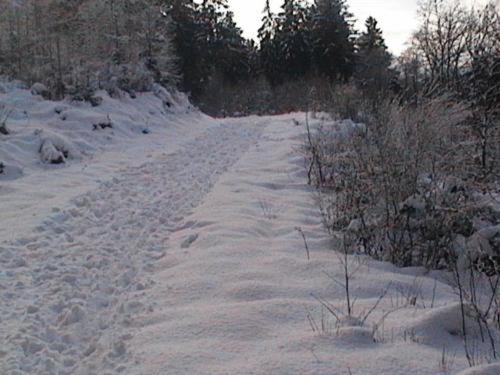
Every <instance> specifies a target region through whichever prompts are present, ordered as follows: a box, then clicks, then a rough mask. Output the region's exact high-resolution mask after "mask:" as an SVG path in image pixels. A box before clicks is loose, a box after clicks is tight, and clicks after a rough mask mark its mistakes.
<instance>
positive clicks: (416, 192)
mask: <svg viewBox="0 0 500 375" xmlns="http://www.w3.org/2000/svg"><path fill="white" fill-rule="evenodd" d="M359 112H363V113H364V115H363V118H364V120H365V124H364V125H356V124H355V123H353V122H352V121H341V122H339V121H337V122H336V123H335V124H334V125H333V126H331V127H329V128H323V129H322V130H320V131H319V133H317V134H316V135H315V136H314V137H313V138H312V143H313V146H314V147H310V149H314V151H315V154H316V155H315V156H314V157H312V158H311V160H312V163H313V164H314V165H313V164H312V168H311V171H312V172H313V173H312V179H313V181H311V182H312V183H315V184H316V185H318V186H319V188H320V191H321V192H322V194H321V195H322V199H321V204H322V206H321V207H322V212H323V216H324V219H325V224H326V226H327V228H328V230H329V231H330V232H331V233H333V234H336V233H343V234H347V235H350V236H352V237H353V238H356V239H357V250H359V251H363V252H364V253H366V254H369V255H371V256H374V257H376V258H378V259H383V260H388V261H391V262H393V263H395V264H397V265H400V266H413V265H424V266H426V267H429V268H447V267H449V266H450V264H451V263H452V262H453V261H455V260H456V259H455V258H456V256H458V257H459V258H460V259H466V258H467V259H468V258H469V256H470V255H471V254H472V255H473V256H472V258H471V259H472V261H473V262H476V261H477V262H479V260H480V259H483V258H484V257H485V256H488V257H495V256H499V255H500V250H499V249H498V247H497V249H496V250H494V249H495V246H496V245H495V243H496V242H494V241H495V240H494V238H496V237H495V235H494V234H492V235H491V236H488V237H487V236H486V235H485V233H486V232H484V231H483V232H482V231H481V230H482V229H484V228H489V230H490V231H494V228H497V229H496V230H497V232H498V227H495V223H496V222H497V221H498V217H497V216H498V213H495V214H494V215H493V217H492V215H491V214H487V213H486V212H485V207H484V204H483V203H481V202H480V199H479V197H478V192H477V190H476V189H477V185H476V182H475V181H474V180H471V179H470V174H469V170H468V167H467V161H466V160H463V159H464V157H466V156H467V155H464V154H462V153H461V150H462V149H463V144H462V142H464V141H465V140H466V139H465V138H464V137H463V135H462V133H463V132H465V130H464V129H466V124H464V120H465V119H467V116H468V111H467V110H466V109H465V108H464V106H463V105H461V104H459V103H456V102H454V101H452V100H449V99H448V98H446V97H442V98H437V99H420V100H419V104H418V105H416V104H408V105H405V106H400V105H399V104H397V103H395V102H391V101H384V102H379V103H376V104H373V103H372V104H371V105H370V106H368V107H364V108H359ZM490 189H491V187H490ZM481 197H483V196H482V195H481ZM490 198H491V197H490ZM495 215H497V216H495ZM488 233H489V232H488ZM495 233H496V232H495ZM498 234H499V235H500V233H498ZM474 236H476V237H478V238H477V239H476V240H474V241H473V240H472V239H473V238H475V237H474ZM478 241H479V242H478ZM481 243H482V244H481ZM488 249H491V250H488ZM488 259H490V258H488Z"/></svg>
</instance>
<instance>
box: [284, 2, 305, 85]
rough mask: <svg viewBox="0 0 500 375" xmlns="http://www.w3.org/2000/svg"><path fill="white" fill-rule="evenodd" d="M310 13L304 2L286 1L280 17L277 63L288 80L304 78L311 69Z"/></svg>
mask: <svg viewBox="0 0 500 375" xmlns="http://www.w3.org/2000/svg"><path fill="white" fill-rule="evenodd" d="M308 11H309V9H308V7H307V4H306V2H305V1H304V0H284V3H283V5H282V11H281V13H280V14H279V15H278V20H277V25H276V32H275V43H276V44H275V46H276V48H277V63H278V64H279V66H280V68H281V73H282V75H283V76H284V77H286V78H291V79H293V78H299V77H303V76H305V75H306V74H307V73H308V72H309V71H310V68H311V48H310V47H311V46H310V33H309V28H308Z"/></svg>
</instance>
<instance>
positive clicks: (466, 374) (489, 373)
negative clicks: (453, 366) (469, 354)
mask: <svg viewBox="0 0 500 375" xmlns="http://www.w3.org/2000/svg"><path fill="white" fill-rule="evenodd" d="M498 374H500V363H493V364H489V365H483V366H476V367H472V368H470V369H467V370H464V371H462V372H460V373H459V374H458V375H498Z"/></svg>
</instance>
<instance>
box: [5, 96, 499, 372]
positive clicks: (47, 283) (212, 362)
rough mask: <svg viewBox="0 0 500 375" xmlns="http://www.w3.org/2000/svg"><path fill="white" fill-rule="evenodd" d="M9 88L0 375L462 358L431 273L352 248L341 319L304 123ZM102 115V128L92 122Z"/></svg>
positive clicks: (426, 364)
mask: <svg viewBox="0 0 500 375" xmlns="http://www.w3.org/2000/svg"><path fill="white" fill-rule="evenodd" d="M5 91H7V93H4V94H0V101H3V102H5V103H7V104H8V105H9V106H10V107H12V108H14V112H13V113H12V116H11V120H10V121H9V124H8V126H9V130H11V131H12V134H11V135H9V136H6V137H2V139H1V140H0V142H2V143H0V157H1V158H2V160H3V161H4V162H5V164H6V165H7V166H8V167H9V168H10V172H9V171H8V173H7V174H6V175H5V176H4V177H3V180H2V181H0V199H1V201H0V202H1V203H0V205H1V212H0V219H1V223H2V225H1V228H0V266H1V268H0V298H1V301H2V304H1V305H0V340H1V342H2V346H1V347H0V373H2V374H4V373H5V374H117V373H122V374H275V373H276V374H445V373H446V374H448V373H450V374H451V373H457V372H459V371H461V370H463V369H466V368H467V367H468V365H467V361H466V358H465V355H464V350H463V343H462V338H461V337H460V335H459V332H460V330H461V318H460V305H459V304H458V300H457V297H456V295H455V293H454V291H453V290H452V288H451V287H450V286H449V285H448V284H447V283H446V274H444V273H443V272H426V271H425V270H424V269H420V268H412V269H398V268H396V267H394V266H392V265H390V264H388V263H382V262H375V261H373V260H371V259H368V258H365V257H361V256H360V257H348V262H349V264H350V265H351V266H352V267H353V268H352V269H353V270H354V269H355V270H356V272H354V271H353V272H352V277H351V280H350V282H351V293H352V298H353V299H355V303H354V308H353V313H352V316H351V317H350V318H347V317H346V311H345V310H346V309H345V305H346V302H345V292H344V288H343V287H341V286H340V285H339V284H338V280H341V279H342V278H343V267H342V261H341V260H342V258H340V257H339V255H338V253H337V252H335V251H334V250H333V249H335V248H336V246H338V244H336V243H333V242H332V240H331V239H330V237H329V236H328V235H327V234H326V233H324V231H323V228H322V222H321V215H320V213H319V210H318V207H317V205H316V202H315V200H314V195H313V191H312V190H311V189H310V188H309V187H308V186H307V184H306V182H307V178H306V171H305V169H304V159H303V155H302V153H301V145H302V144H303V142H304V128H303V127H302V126H298V125H297V123H298V122H297V121H294V120H298V121H302V118H303V115H301V114H296V115H287V116H281V117H250V118H242V119H227V120H224V121H216V120H214V119H211V118H208V117H206V116H204V115H202V114H199V113H197V112H196V111H193V110H192V109H190V108H189V105H188V104H187V102H186V101H185V100H184V99H179V102H178V103H177V104H176V103H175V102H174V103H173V106H172V107H173V108H174V109H173V110H171V111H168V110H167V108H169V107H168V105H167V108H165V97H162V95H163V94H162V95H158V94H157V95H155V94H143V95H140V96H139V97H138V98H137V99H130V98H122V99H112V98H109V97H107V96H106V95H104V94H101V95H102V96H103V98H104V101H103V104H102V106H100V107H97V108H91V107H90V106H84V105H82V104H74V103H51V102H43V101H41V100H40V99H39V98H36V97H32V96H31V94H29V92H27V91H26V90H21V89H8V90H5ZM162 93H164V92H163V91H162ZM164 94H165V93H164ZM171 100H172V101H175V99H174V98H172V99H171ZM61 116H65V117H66V118H65V120H63V119H62V117H61ZM108 116H109V118H110V119H111V122H112V124H113V127H112V128H105V129H97V130H93V125H94V124H95V123H97V124H98V122H99V121H105V120H107V118H108ZM39 129H41V131H40V130H39ZM144 130H147V132H146V133H147V134H143V131H144ZM44 137H46V138H44ZM44 139H50V140H51V141H52V143H53V145H54V146H55V148H59V147H58V145H61V144H62V145H64V147H65V148H66V147H67V148H66V150H67V151H69V154H68V158H67V162H66V163H64V164H60V165H51V164H47V163H44V162H43V161H42V160H41V159H40V154H39V150H40V147H41V145H42V144H43V140H44ZM59 142H61V143H59ZM63 156H64V155H63ZM65 158H66V157H65ZM13 171H18V172H17V173H14V172H13ZM21 172H22V173H21ZM305 242H306V244H307V245H305ZM306 247H307V251H306ZM308 258H309V259H308ZM334 280H336V281H334ZM382 297H383V298H382ZM329 309H331V310H333V311H335V312H336V314H337V315H338V318H339V321H337V320H336V319H335V318H334V317H333V316H332V315H331V314H330V313H329V312H328V310H329ZM371 310H373V311H371ZM468 323H469V322H466V324H468ZM471 332H472V331H471ZM484 353H485V352H483V351H482V348H481V347H478V348H477V351H476V355H477V357H478V358H477V360H478V361H483V362H484V358H482V356H483V354H484ZM475 371H477V372H467V373H468V374H471V373H475V374H493V373H495V374H496V373H499V371H500V367H499V366H498V365H492V366H491V365H490V366H487V367H484V368H482V369H477V370H475Z"/></svg>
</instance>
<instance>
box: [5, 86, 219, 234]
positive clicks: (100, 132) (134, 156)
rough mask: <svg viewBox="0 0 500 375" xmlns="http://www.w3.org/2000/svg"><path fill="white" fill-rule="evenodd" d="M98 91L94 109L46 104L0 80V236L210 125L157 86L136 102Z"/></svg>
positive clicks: (183, 99)
mask: <svg viewBox="0 0 500 375" xmlns="http://www.w3.org/2000/svg"><path fill="white" fill-rule="evenodd" d="M97 96H99V97H101V98H102V99H103V101H102V104H101V105H100V106H98V107H92V106H91V105H90V104H88V103H82V102H69V101H64V102H51V101H46V100H43V99H42V98H41V97H40V96H37V95H32V93H31V91H30V90H29V89H27V88H25V87H24V85H23V84H22V83H19V82H16V81H11V82H8V81H0V109H1V108H4V112H5V113H7V114H8V116H7V121H6V126H7V129H8V131H9V135H1V134H0V163H2V164H3V173H0V197H1V199H2V210H1V212H0V219H1V221H2V225H1V226H0V235H2V236H9V235H10V236H13V235H14V232H16V233H18V231H17V229H20V232H21V233H22V232H23V231H24V230H25V229H26V226H27V225H28V224H30V225H34V224H36V222H37V220H38V221H39V220H40V219H42V218H43V217H45V216H46V215H47V214H49V213H50V212H51V210H52V209H53V208H56V207H58V206H59V205H60V204H61V202H66V201H69V200H70V199H71V198H74V197H76V196H78V195H79V194H82V193H84V192H86V191H87V190H89V189H91V188H95V187H96V186H97V185H98V184H99V183H101V182H105V181H109V180H110V179H111V178H112V175H113V173H115V172H116V171H117V170H119V169H120V168H126V167H129V166H138V165H140V164H142V163H144V162H145V161H147V160H148V159H150V158H152V157H153V155H156V154H157V153H171V152H174V151H175V150H176V148H177V147H178V146H179V145H181V144H182V143H183V142H185V141H186V140H188V139H191V138H192V137H193V136H194V135H196V134H197V133H198V131H199V130H200V129H201V128H205V127H207V126H210V125H211V122H210V121H208V120H207V119H208V118H207V117H206V116H204V115H203V114H201V113H199V112H197V111H196V110H195V109H194V108H193V107H192V106H191V105H190V103H189V101H188V100H187V98H186V97H185V96H184V95H182V94H177V93H174V94H172V93H169V92H167V91H166V90H165V89H164V88H162V87H160V86H156V87H155V90H154V92H151V93H140V94H137V98H135V99H132V98H130V97H129V95H128V94H125V93H124V94H123V95H122V97H121V98H111V97H110V96H109V95H108V94H107V93H106V92H105V91H102V92H99V93H98V94H97ZM0 117H1V116H0ZM108 124H109V126H110V127H107V125H108ZM165 139H169V142H168V144H166V143H165ZM59 162H62V163H60V164H57V163H59ZM20 217H22V219H20Z"/></svg>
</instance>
